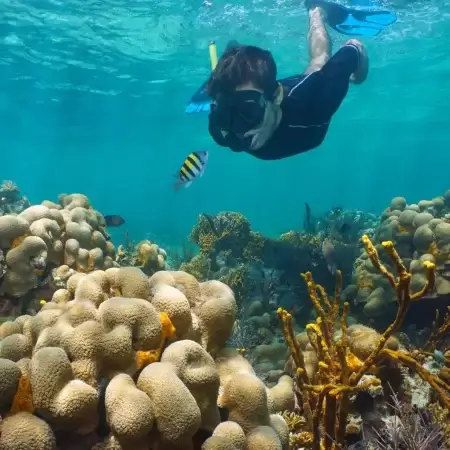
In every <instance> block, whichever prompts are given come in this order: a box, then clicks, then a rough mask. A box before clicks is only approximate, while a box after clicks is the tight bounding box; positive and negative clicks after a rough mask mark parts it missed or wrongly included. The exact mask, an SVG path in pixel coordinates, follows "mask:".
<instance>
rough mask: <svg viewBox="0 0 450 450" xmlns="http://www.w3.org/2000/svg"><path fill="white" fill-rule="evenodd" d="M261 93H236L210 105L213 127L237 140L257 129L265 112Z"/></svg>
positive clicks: (248, 91) (264, 103)
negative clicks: (234, 136)
mask: <svg viewBox="0 0 450 450" xmlns="http://www.w3.org/2000/svg"><path fill="white" fill-rule="evenodd" d="M266 105H267V100H266V98H265V96H264V94H263V93H261V92H258V91H253V90H244V91H236V92H234V93H233V94H232V95H230V96H227V97H222V98H219V99H218V100H217V102H216V103H213V104H212V105H211V112H210V120H211V122H212V123H213V124H214V126H215V127H216V128H218V129H220V130H222V131H225V132H227V133H233V134H234V135H236V136H237V137H239V138H243V135H244V134H245V133H247V132H248V131H250V130H252V129H254V128H256V127H258V126H259V125H260V124H261V123H262V121H263V119H264V114H265V111H266Z"/></svg>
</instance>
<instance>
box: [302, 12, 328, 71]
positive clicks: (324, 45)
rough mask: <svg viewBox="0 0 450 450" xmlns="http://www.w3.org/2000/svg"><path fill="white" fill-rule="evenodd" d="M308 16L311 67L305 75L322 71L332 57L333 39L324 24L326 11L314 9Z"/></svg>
mask: <svg viewBox="0 0 450 450" xmlns="http://www.w3.org/2000/svg"><path fill="white" fill-rule="evenodd" d="M308 14H309V31H308V47H309V66H308V68H307V69H306V70H305V72H304V74H305V75H308V74H310V73H312V72H315V71H316V70H320V69H321V68H322V67H323V66H324V65H325V64H326V62H327V61H328V60H329V59H330V57H331V39H330V36H329V34H328V31H327V28H326V26H325V23H324V15H325V11H324V10H323V9H322V8H319V7H314V8H311V9H309V10H308Z"/></svg>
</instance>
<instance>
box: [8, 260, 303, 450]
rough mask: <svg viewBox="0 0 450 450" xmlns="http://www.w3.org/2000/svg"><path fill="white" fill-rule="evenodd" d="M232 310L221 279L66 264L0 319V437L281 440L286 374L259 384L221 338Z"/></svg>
mask: <svg viewBox="0 0 450 450" xmlns="http://www.w3.org/2000/svg"><path fill="white" fill-rule="evenodd" d="M236 314H237V305H236V301H235V298H234V294H233V292H232V290H231V289H230V288H229V287H228V286H227V285H225V284H224V283H222V282H220V281H214V280H211V281H206V282H200V283H199V282H198V281H197V280H196V279H195V278H194V277H193V276H192V275H189V274H187V273H185V272H181V271H159V272H157V273H155V274H154V275H152V276H151V277H150V278H148V277H147V276H146V275H145V274H144V273H143V272H142V270H140V269H139V268H137V267H120V268H119V267H113V268H109V269H106V270H105V271H103V270H94V271H92V272H90V273H72V274H71V275H70V276H69V277H68V278H67V280H66V288H61V289H59V290H58V291H56V292H55V293H54V294H53V298H52V299H51V301H48V302H47V303H45V304H44V305H43V307H42V309H41V310H40V311H39V312H38V313H37V314H36V315H35V316H29V315H25V316H19V317H18V318H16V319H15V320H12V321H7V322H5V323H3V324H2V325H1V326H0V338H1V340H0V373H1V379H2V383H1V390H0V414H1V415H2V418H3V420H2V422H0V448H1V449H2V450H16V449H25V448H26V449H30V450H47V449H56V448H57V449H59V450H70V449H73V448H87V449H92V450H131V449H133V450H135V449H142V450H149V449H168V450H169V449H170V450H176V449H179V450H191V449H192V450H193V449H195V448H198V449H199V448H200V446H201V445H202V449H215V450H216V449H220V448H227V449H230V450H243V449H244V448H245V449H248V450H260V449H264V448H267V449H271V450H272V449H274V450H275V449H280V450H283V449H287V448H288V439H289V431H288V426H287V424H286V422H285V420H284V419H283V418H282V417H281V416H279V415H277V414H276V413H279V412H282V411H286V410H287V411H293V408H294V406H295V405H294V391H293V382H292V379H291V378H290V377H287V376H284V377H281V378H280V380H279V381H278V383H277V384H276V385H274V386H273V387H272V388H267V387H266V386H265V385H264V384H263V382H262V381H261V380H260V379H259V378H258V377H257V376H256V375H255V372H254V370H253V368H252V367H251V365H250V364H249V362H248V361H247V360H246V359H245V358H244V357H243V356H242V355H241V354H240V353H239V352H238V351H236V350H234V349H230V348H226V347H225V343H226V341H227V340H228V338H229V337H230V335H231V333H232V329H233V326H234V323H235V318H236ZM224 412H226V414H227V417H226V418H223V417H222V415H223V413H224ZM73 443H76V445H77V447H73V446H72V445H73Z"/></svg>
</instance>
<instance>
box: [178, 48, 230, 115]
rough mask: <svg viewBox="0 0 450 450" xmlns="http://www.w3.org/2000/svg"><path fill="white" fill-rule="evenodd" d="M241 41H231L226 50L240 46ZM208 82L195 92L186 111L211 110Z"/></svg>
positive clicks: (190, 112) (189, 112)
mask: <svg viewBox="0 0 450 450" xmlns="http://www.w3.org/2000/svg"><path fill="white" fill-rule="evenodd" d="M238 46H239V42H238V41H234V40H233V41H229V42H228V44H227V46H226V48H225V51H227V50H229V49H230V48H234V47H238ZM206 83H207V81H205V82H204V83H203V84H202V85H201V86H200V87H199V88H198V89H197V91H196V92H195V94H194V95H193V96H192V97H191V100H190V102H189V104H188V105H187V106H186V109H185V111H186V112H187V113H188V114H192V113H198V112H209V109H210V105H211V99H210V98H209V97H208V95H207V94H206Z"/></svg>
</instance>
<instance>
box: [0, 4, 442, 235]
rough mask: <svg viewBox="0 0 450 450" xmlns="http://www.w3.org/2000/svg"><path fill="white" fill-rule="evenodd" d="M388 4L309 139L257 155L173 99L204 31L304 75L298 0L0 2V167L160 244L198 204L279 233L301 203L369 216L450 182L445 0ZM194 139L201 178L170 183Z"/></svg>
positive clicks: (195, 72)
mask: <svg viewBox="0 0 450 450" xmlns="http://www.w3.org/2000/svg"><path fill="white" fill-rule="evenodd" d="M390 7H391V8H393V9H395V10H396V12H397V13H398V15H399V20H398V22H397V23H396V24H394V25H393V26H392V27H390V28H389V29H388V30H387V31H386V32H384V33H383V34H382V35H380V36H379V37H377V38H371V39H366V40H364V42H365V44H366V45H367V48H368V51H369V56H370V61H371V72H370V77H369V79H368V81H367V82H366V83H365V84H364V85H362V86H353V87H352V88H351V91H350V93H349V95H348V97H347V99H346V101H345V103H344V105H343V106H342V107H341V109H340V110H339V112H338V113H337V115H336V117H335V119H334V123H333V124H332V126H331V128H330V132H329V135H328V138H327V140H326V142H325V143H324V144H323V145H322V147H321V148H319V149H316V150H315V151H312V152H310V153H307V154H304V155H300V156H297V157H295V158H291V159H287V160H284V161H278V162H264V161H259V160H256V159H255V160H254V159H252V158H251V157H249V156H245V155H237V154H233V153H232V152H230V151H227V150H226V149H223V148H219V147H217V146H216V145H215V144H214V143H213V141H212V139H211V138H210V137H209V135H208V132H207V116H206V115H205V114H197V115H186V114H185V113H184V108H185V105H186V103H187V102H188V100H189V98H190V96H191V95H192V93H193V92H194V91H195V90H196V89H197V88H198V86H199V85H200V84H201V83H202V82H203V81H204V79H205V78H206V77H207V76H208V73H209V70H210V67H209V58H208V49H207V47H208V42H209V41H210V40H212V39H213V40H215V41H216V42H217V45H218V48H219V50H221V49H223V47H224V46H225V44H226V42H227V40H228V39H229V38H235V39H237V40H239V41H241V42H244V43H251V44H256V45H260V46H265V47H267V48H268V49H270V50H271V51H272V52H273V53H274V55H275V57H276V59H277V62H278V68H279V73H280V76H283V75H291V74H293V73H295V72H299V71H301V70H302V69H303V68H304V67H305V65H306V62H307V52H306V46H305V44H306V26H307V20H306V13H305V11H304V9H303V7H302V6H301V4H300V3H299V2H298V1H290V0H286V1H267V0H264V1H257V0H254V1H250V2H248V1H242V0H241V1H240V2H238V3H236V2H234V3H227V2H226V1H223V0H220V1H217V0H212V6H211V7H205V6H204V5H203V4H202V2H201V1H194V0H189V1H183V0H182V1H174V0H170V1H136V0H131V1H130V0H127V1H123V0H121V1H98V0H95V1H89V0H84V1H75V0H64V1H59V0H58V1H56V0H54V1H43V0H3V1H2V2H1V4H0V39H1V46H2V50H1V56H0V115H1V116H0V119H1V120H0V130H1V141H0V146H1V153H0V155H1V157H0V178H2V179H12V180H14V181H16V182H17V183H18V185H19V186H20V187H21V189H22V191H24V192H25V193H26V194H27V195H28V196H29V197H30V199H31V201H32V202H40V201H42V200H43V199H55V198H56V197H57V195H58V194H59V193H60V192H82V193H85V194H86V195H88V196H89V198H90V199H91V200H92V203H93V205H94V207H96V209H98V210H100V211H102V212H103V213H104V214H121V215H123V216H124V217H125V218H126V219H127V222H128V224H127V226H128V229H129V231H130V234H131V236H132V237H133V238H135V239H140V238H143V237H144V236H145V235H147V234H148V233H151V236H153V237H156V238H157V239H159V240H160V241H163V242H166V243H176V242H179V241H181V240H182V239H183V238H185V236H186V235H187V233H188V232H189V230H190V228H191V227H192V225H193V223H194V222H195V220H196V217H197V215H198V214H199V213H201V212H208V213H215V212H218V211H221V210H234V211H240V212H242V213H244V214H245V215H247V216H248V217H249V219H250V220H251V222H252V223H253V225H254V228H255V229H257V230H260V231H263V232H264V233H267V234H278V233H280V232H282V231H285V230H287V229H289V228H296V227H299V226H300V225H301V223H302V215H303V203H304V202H305V201H307V202H308V203H309V204H310V205H311V207H312V208H313V211H324V210H326V209H327V208H329V207H331V206H333V205H343V206H345V207H347V208H358V209H364V210H367V211H373V212H378V211H380V210H381V209H383V208H385V207H386V206H387V205H388V204H389V201H390V198H391V197H393V196H396V195H405V196H407V198H408V200H409V201H410V202H415V201H418V200H420V199H423V198H431V197H433V196H436V195H439V194H441V193H442V192H443V191H444V190H446V189H448V188H450V180H449V178H450V177H449V168H450V153H449V150H450V146H449V141H450V140H449V137H448V129H449V113H448V111H449V108H448V102H449V99H450V83H449V75H450V62H449V56H448V51H449V48H450V25H449V23H450V21H449V19H450V2H449V1H446V2H442V1H439V2H438V1H435V2H433V1H431V2H430V1H427V2H415V3H411V4H409V5H405V4H396V5H393V6H392V5H390ZM333 40H334V45H335V48H337V47H338V46H339V45H340V44H341V43H343V42H344V37H343V36H340V35H336V34H333ZM199 149H206V150H209V151H210V152H211V154H210V161H209V166H208V170H207V172H206V174H205V175H204V177H203V178H202V179H200V180H197V181H196V182H195V183H194V184H193V185H192V186H191V187H190V188H189V189H185V190H183V191H181V192H178V193H175V192H174V191H173V189H172V187H171V184H172V174H173V173H174V172H175V171H176V170H177V169H178V167H179V165H180V164H181V163H182V161H183V159H184V157H185V156H186V155H187V154H188V153H189V152H191V151H194V150H199ZM117 233H122V231H118V232H117Z"/></svg>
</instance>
